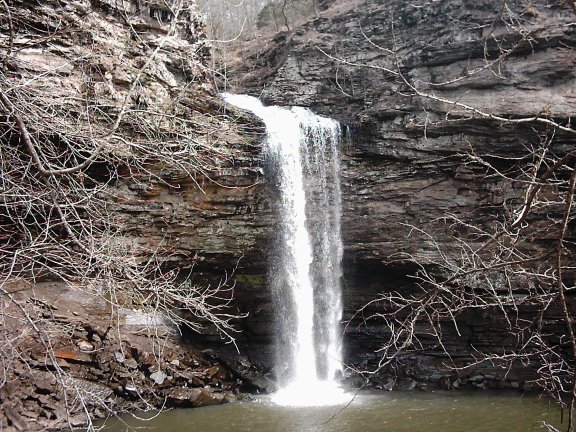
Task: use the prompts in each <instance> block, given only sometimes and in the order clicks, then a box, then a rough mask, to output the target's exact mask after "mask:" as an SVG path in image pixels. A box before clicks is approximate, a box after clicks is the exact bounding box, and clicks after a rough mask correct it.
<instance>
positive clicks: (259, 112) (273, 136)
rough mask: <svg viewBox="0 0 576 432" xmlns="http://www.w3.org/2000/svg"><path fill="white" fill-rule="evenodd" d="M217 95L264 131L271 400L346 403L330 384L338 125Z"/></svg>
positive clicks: (338, 250) (335, 352) (337, 265)
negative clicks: (272, 196)
mask: <svg viewBox="0 0 576 432" xmlns="http://www.w3.org/2000/svg"><path fill="white" fill-rule="evenodd" d="M223 97H224V99H225V100H226V101H227V102H228V103H230V104H232V105H235V106H237V107H239V108H242V109H245V110H247V111H251V112H252V113H254V114H255V115H256V116H258V117H260V118H261V119H262V121H263V122H264V124H265V125H266V130H267V139H266V144H265V160H266V176H267V177H268V178H269V179H270V181H271V182H273V184H274V185H275V188H276V189H275V191H276V193H277V201H278V203H279V227H278V228H279V229H278V232H277V237H276V239H275V243H274V245H273V247H272V251H273V253H272V255H273V256H272V257H271V266H270V267H271V268H270V282H271V287H272V291H273V296H274V303H275V314H276V320H277V332H278V336H277V337H278V339H277V344H276V345H277V350H276V351H277V361H276V370H277V379H278V384H279V388H280V390H279V391H278V392H277V393H276V394H275V395H274V397H273V401H274V402H276V403H278V404H282V405H297V406H313V405H327V404H337V403H342V402H345V401H346V400H347V396H346V395H345V394H344V392H343V391H342V390H341V389H340V388H339V387H338V385H337V378H338V376H339V375H340V374H341V372H342V353H341V351H342V347H341V328H340V320H341V315H342V302H341V293H340V291H341V290H340V278H341V261H342V242H341V235H340V212H341V210H340V209H341V195H340V179H339V171H340V166H339V154H338V146H339V141H340V125H339V124H338V122H336V121H335V120H332V119H329V118H326V117H321V116H318V115H315V114H314V113H312V112H311V111H310V110H307V109H305V108H298V107H294V108H291V109H287V108H283V107H277V106H268V107H266V106H264V105H262V103H261V102H260V101H259V100H258V99H256V98H254V97H251V96H246V95H232V94H224V95H223Z"/></svg>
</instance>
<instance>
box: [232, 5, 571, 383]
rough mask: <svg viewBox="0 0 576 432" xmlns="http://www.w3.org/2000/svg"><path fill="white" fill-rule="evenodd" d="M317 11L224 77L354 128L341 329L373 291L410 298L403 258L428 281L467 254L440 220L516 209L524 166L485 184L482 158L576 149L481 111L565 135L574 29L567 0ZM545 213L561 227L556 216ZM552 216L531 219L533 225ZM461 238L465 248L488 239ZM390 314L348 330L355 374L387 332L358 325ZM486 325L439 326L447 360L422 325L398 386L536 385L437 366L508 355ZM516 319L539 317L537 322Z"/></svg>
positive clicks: (510, 162) (347, 175)
mask: <svg viewBox="0 0 576 432" xmlns="http://www.w3.org/2000/svg"><path fill="white" fill-rule="evenodd" d="M322 5H323V11H322V12H320V13H318V15H317V16H316V17H314V18H312V19H310V20H309V21H308V22H307V23H306V24H304V25H303V26H301V27H299V28H297V29H294V31H293V33H279V34H277V35H276V37H275V38H274V39H273V40H272V41H269V42H268V44H267V45H266V47H263V48H261V49H260V50H258V52H255V53H253V54H252V55H251V56H248V58H246V59H245V60H244V61H243V62H242V64H241V65H239V66H238V67H237V69H236V71H235V73H234V74H233V77H234V79H235V80H234V83H235V85H236V91H237V92H246V93H250V94H253V95H260V97H261V98H262V99H263V100H264V101H266V102H268V103H270V104H278V105H300V106H307V107H311V108H312V109H313V110H314V111H316V112H318V113H322V114H325V115H328V116H331V117H334V118H336V119H338V120H340V122H341V123H342V125H343V126H344V127H345V128H346V129H347V131H348V132H349V133H350V138H349V139H348V140H347V141H346V142H345V143H344V146H343V150H344V151H343V153H344V155H343V164H342V186H343V194H344V204H343V205H344V208H343V235H344V245H345V257H344V275H345V280H346V285H345V301H344V303H345V308H346V313H345V319H348V318H350V317H352V316H353V314H354V312H355V311H356V310H357V309H358V308H360V307H361V306H363V305H364V304H366V303H367V302H369V301H371V300H373V299H375V298H377V297H378V295H379V293H393V292H395V291H398V292H401V293H404V294H406V295H408V296H409V295H412V294H413V295H416V293H417V292H418V288H417V287H416V284H415V280H414V279H413V276H414V275H415V273H416V270H417V268H418V267H415V266H414V265H413V260H412V259H411V258H415V257H416V258H417V259H418V260H419V261H420V262H421V263H425V267H426V268H427V270H429V271H435V270H438V263H439V257H442V259H443V260H446V261H452V260H454V262H456V261H457V260H458V259H459V258H461V257H459V254H461V253H462V248H461V247H460V246H461V245H460V239H459V233H458V232H456V231H458V229H459V228H457V227H456V225H457V224H452V223H449V222H447V220H448V218H453V219H456V218H457V219H460V220H463V221H467V222H468V223H471V224H473V225H475V226H479V227H481V228H482V229H486V230H487V231H490V227H491V226H494V224H497V223H498V221H502V220H503V217H504V216H503V215H504V214H505V213H506V211H508V212H513V211H514V210H515V209H516V208H518V207H519V206H520V205H521V203H522V202H523V201H522V196H523V194H524V187H525V183H523V182H522V181H521V180H520V177H522V172H521V170H519V171H515V174H511V175H508V176H506V175H505V176H499V175H493V174H494V172H493V171H492V172H490V169H488V168H487V167H486V165H482V164H481V163H475V161H476V162H478V160H480V159H482V161H486V160H489V161H490V162H491V163H492V167H491V168H494V167H497V168H499V169H501V170H502V171H506V170H508V169H510V171H509V172H514V170H513V169H512V167H513V166H516V168H517V165H515V164H516V163H517V162H518V161H524V162H526V165H525V167H527V166H528V162H529V161H530V160H532V159H531V158H532V156H533V154H534V153H531V152H532V150H534V149H535V148H538V147H540V146H543V145H544V144H542V143H545V142H550V146H551V149H552V151H553V152H555V153H556V154H558V155H563V154H566V153H567V152H569V151H571V150H572V149H573V148H574V135H573V134H572V133H563V132H562V131H561V130H555V128H554V127H547V126H546V125H544V126H539V125H538V124H537V123H529V124H527V125H526V124H514V123H507V122H497V121H493V119H491V118H490V115H494V116H502V117H509V118H523V117H530V116H538V115H541V116H543V117H546V118H551V119H554V120H557V121H558V122H559V123H561V124H565V125H570V118H571V117H573V115H574V113H575V112H576V92H575V89H576V85H575V84H576V75H575V73H574V70H575V69H574V66H575V62H576V55H575V51H574V48H575V45H576V32H575V26H574V13H573V11H572V9H571V8H570V6H569V3H568V2H565V3H562V2H558V3H554V4H553V3H550V2H543V1H542V2H541V1H538V2H531V3H530V4H516V3H515V4H511V3H509V2H500V1H492V0H482V1H477V2H465V1H418V2H410V3H406V2H401V1H389V2H381V1H373V0H364V1H363V0H358V1H324V2H323V3H322ZM418 92H420V93H421V94H427V95H429V96H432V97H421V96H422V95H421V94H420V95H419V94H418ZM438 98H443V99H445V100H449V101H452V102H453V103H452V104H447V103H442V102H441V101H439V100H438ZM455 103H458V104H460V105H455ZM463 106H469V107H474V108H476V109H477V111H476V112H472V111H469V110H468V111H467V110H466V109H463ZM478 112H482V114H487V115H484V116H483V115H479V114H478ZM552 137H554V139H551V138H552ZM475 156H476V157H477V159H476V160H474V157H475ZM490 174H492V175H490ZM503 208H504V209H508V210H503ZM554 211H555V212H556V213H553V214H555V215H556V216H555V217H557V216H558V215H559V213H560V211H559V210H554ZM546 217H548V216H544V213H539V214H538V213H537V212H536V214H535V215H533V218H532V220H531V221H532V223H536V222H535V221H538V220H540V221H541V220H542V219H545V218H546ZM464 231H466V229H464ZM423 232H425V233H426V234H425V235H423ZM572 234H573V233H571V234H569V237H570V236H571V235H572ZM554 235H555V232H552V231H550V230H548V231H546V230H540V232H539V233H538V234H536V235H533V236H532V237H531V240H530V241H529V245H528V246H526V247H527V248H528V249H530V250H531V253H534V254H538V253H542V254H543V255H546V254H547V253H548V252H547V251H549V250H550V249H549V248H550V244H551V243H552V242H553V241H554V240H553V239H554ZM468 241H469V244H470V245H472V246H473V247H474V245H475V244H476V245H478V246H479V245H480V244H481V243H482V241H483V239H482V238H477V239H476V240H470V239H469V240H468ZM440 267H441V265H440ZM514 286H515V288H518V289H524V288H526V286H522V284H515V285H514ZM383 309H384V310H385V309H386V304H385V302H381V303H380V304H372V306H371V307H369V308H368V309H365V310H364V311H363V314H362V315H361V316H358V315H354V318H353V320H352V321H351V322H350V323H349V324H348V326H347V330H346V335H345V338H346V339H347V346H348V349H347V359H348V361H350V362H352V363H354V364H356V365H357V366H358V367H359V368H360V369H361V370H364V369H367V370H369V369H374V368H375V367H376V365H377V363H378V361H379V358H380V357H379V356H380V355H379V354H374V353H373V351H374V350H376V349H378V348H379V347H380V346H381V345H382V343H383V341H384V340H385V339H386V335H387V334H388V329H387V328H386V327H385V326H384V327H382V325H383V324H382V323H378V321H377V320H376V321H375V322H371V321H369V323H368V324H367V325H362V322H363V319H364V317H366V316H370V315H372V314H373V313H380V312H382V310H383ZM550 314H551V315H552V318H551V320H550V323H551V324H550V325H551V328H550V329H549V330H550V332H552V333H554V332H557V333H558V334H562V333H564V331H565V330H564V326H563V324H562V323H561V322H560V321H559V315H560V313H559V311H558V309H556V310H554V311H550ZM495 315H497V314H493V313H491V312H489V309H488V310H484V311H482V310H476V311H475V312H474V311H470V312H468V313H466V314H465V315H464V316H462V317H461V318H460V319H459V322H460V325H461V328H460V329H459V330H458V329H455V328H454V326H450V325H448V326H446V327H445V329H444V334H443V336H444V341H445V343H446V344H447V346H446V347H447V351H448V353H451V355H452V359H451V360H450V361H448V362H447V357H446V353H445V352H443V350H442V349H441V348H440V347H439V346H438V345H437V344H435V343H434V337H431V338H428V337H427V336H426V335H425V333H426V331H429V330H426V325H425V324H423V327H421V328H420V329H419V331H420V332H421V335H422V338H423V340H424V343H423V346H422V349H416V351H417V353H415V354H412V355H408V356H405V357H404V358H403V359H402V360H401V361H399V363H398V368H397V371H400V373H399V374H398V375H399V376H400V375H403V374H407V375H409V376H410V377H411V378H410V379H408V380H405V381H403V382H400V381H401V380H400V381H398V385H400V387H402V386H404V387H406V386H407V387H408V388H410V387H412V386H413V385H415V381H418V382H429V383H430V384H432V385H433V386H434V385H442V386H448V387H450V386H452V385H454V386H458V385H460V383H461V381H459V379H460V378H462V380H464V381H466V380H467V379H469V378H471V377H476V379H475V380H471V381H470V380H468V381H466V382H468V383H470V384H472V385H474V386H480V387H483V386H491V385H494V386H518V385H521V383H522V382H523V381H528V380H529V379H530V378H533V377H534V371H533V370H531V369H530V367H524V366H522V365H516V366H517V367H513V368H512V369H511V370H510V371H508V372H506V370H503V369H499V368H498V367H493V366H492V365H489V364H486V363H483V364H480V365H476V366H474V367H472V368H468V369H464V370H460V371H456V370H454V369H450V367H447V366H446V365H447V364H450V363H451V362H452V361H454V363H452V364H456V365H459V366H460V365H462V364H466V363H469V362H472V361H473V356H474V351H475V350H476V349H477V350H478V352H480V351H487V352H489V351H491V350H494V349H496V350H497V351H498V350H500V349H501V348H502V347H504V350H506V349H508V348H511V347H513V346H517V344H518V341H517V339H516V338H515V337H510V335H509V333H508V329H507V324H506V323H505V322H501V321H499V318H496V317H495ZM524 318H525V319H528V320H534V316H531V315H530V313H527V314H526V316H525V317H524ZM448 321H449V320H448ZM429 336H430V335H429ZM429 339H430V340H429ZM507 373H508V375H506V374H507ZM384 375H386V376H387V377H388V378H387V377H384V378H383V381H384V382H386V383H387V385H389V386H394V379H393V378H390V377H392V376H394V375H395V372H394V371H390V370H389V369H387V371H386V372H385V373H384ZM485 377H487V378H485ZM411 379H414V380H415V381H411ZM387 380H389V381H388V382H387ZM519 382H520V384H519ZM406 383H408V384H406ZM424 385H425V384H424ZM526 386H527V387H529V386H530V384H526Z"/></svg>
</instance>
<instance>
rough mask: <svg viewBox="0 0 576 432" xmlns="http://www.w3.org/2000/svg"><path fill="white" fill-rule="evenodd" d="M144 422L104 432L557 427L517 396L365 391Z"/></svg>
mask: <svg viewBox="0 0 576 432" xmlns="http://www.w3.org/2000/svg"><path fill="white" fill-rule="evenodd" d="M348 402H350V401H348ZM141 417H142V418H143V419H144V418H151V417H154V414H152V413H144V414H141ZM143 419H142V420H138V419H136V418H134V417H133V416H124V417H122V418H121V419H120V420H118V419H110V420H108V421H107V422H106V425H105V428H104V431H110V432H112V431H114V432H123V431H129V430H132V429H131V428H135V427H145V428H147V430H152V431H158V432H180V431H181V432H186V431H202V432H212V431H214V432H526V431H545V430H546V429H545V428H543V427H542V423H543V422H548V423H549V424H551V425H554V426H555V427H557V428H558V427H560V426H561V425H560V424H559V421H560V413H559V409H558V408H557V407H556V406H555V405H552V404H551V403H548V402H547V401H546V400H542V399H539V398H537V397H536V396H535V395H521V394H520V393H516V392H432V393H416V392H370V391H363V392H361V393H359V394H358V395H356V397H355V398H354V399H353V400H352V402H351V403H350V405H348V406H346V405H345V404H344V405H336V406H323V407H285V406H284V407H283V406H278V405H276V404H274V403H272V402H271V399H270V397H268V396H258V397H256V400H254V401H246V402H232V403H229V404H226V405H219V406H214V407H205V408H190V409H175V410H171V411H166V412H163V413H161V414H160V415H158V416H156V417H154V418H153V419H151V420H143Z"/></svg>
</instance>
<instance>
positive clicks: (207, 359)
mask: <svg viewBox="0 0 576 432" xmlns="http://www.w3.org/2000/svg"><path fill="white" fill-rule="evenodd" d="M6 8H7V9H6ZM0 28H1V33H0V56H1V59H0V62H1V64H0V77H1V79H0V96H1V103H0V153H1V160H2V168H1V175H0V182H1V185H2V186H1V189H2V203H1V204H0V239H1V242H2V247H1V251H0V263H1V264H0V267H1V270H0V273H1V274H2V277H1V279H2V282H0V290H1V292H0V322H1V323H0V328H1V333H2V338H1V339H2V342H1V343H0V359H1V362H2V364H3V365H4V367H3V368H2V371H1V372H0V375H1V378H0V382H1V383H0V402H1V403H0V406H1V408H0V425H1V426H0V428H1V429H3V430H8V431H12V430H48V429H53V428H61V427H66V426H70V427H76V426H79V425H81V424H85V423H86V421H87V420H88V419H87V417H86V414H88V413H90V415H91V416H95V417H105V416H107V415H108V414H109V411H108V410H109V409H110V410H112V411H122V410H124V409H127V408H131V409H134V408H136V407H137V406H138V404H139V403H143V402H144V400H146V401H148V402H149V403H151V404H153V405H158V406H162V405H163V404H164V403H165V398H167V399H166V400H169V403H170V404H173V405H182V406H198V405H205V404H213V403H221V402H223V401H226V400H227V399H229V397H230V395H231V393H230V394H228V395H227V396H225V395H224V393H221V394H219V395H216V396H214V394H212V393H213V392H212V391H208V390H199V389H193V387H204V386H212V387H219V388H220V389H221V390H224V389H228V390H230V391H231V390H232V389H233V387H236V386H237V385H238V384H239V383H240V381H237V379H239V377H237V376H232V375H233V373H232V372H231V371H230V369H226V368H225V367H223V365H222V364H221V363H218V362H217V361H216V360H214V359H213V358H212V357H211V356H210V355H209V354H203V353H201V352H200V351H199V350H196V349H195V348H194V347H191V346H190V345H189V344H186V343H185V342H183V340H182V338H181V334H180V333H179V329H178V328H177V326H174V325H173V324H174V323H173V322H172V323H170V322H166V320H165V318H163V317H161V316H159V315H158V314H156V313H155V312H154V313H150V312H151V311H150V308H149V307H145V309H146V310H140V309H141V308H142V307H143V305H144V303H145V302H142V299H143V297H141V295H142V294H144V292H145V291H146V289H145V288H143V286H134V287H133V288H135V289H133V290H131V291H123V289H122V286H127V285H125V284H130V277H124V276H127V274H126V273H125V274H124V276H121V277H119V278H116V279H115V278H114V277H112V278H111V279H106V278H107V276H106V275H105V273H107V274H108V275H112V274H113V273H114V272H116V271H118V270H120V269H121V268H122V267H123V266H124V264H126V265H127V266H128V267H124V268H131V269H133V270H136V273H132V275H133V276H135V277H136V274H137V272H138V268H139V265H140V264H144V263H148V265H152V266H156V265H157V266H158V267H157V268H158V269H163V270H164V271H170V270H176V272H175V273H180V274H181V275H182V277H185V276H187V275H188V274H189V273H190V271H191V269H192V268H195V269H198V270H200V271H201V272H204V273H209V274H210V277H207V278H206V279H209V282H210V283H211V284H212V285H211V286H212V287H213V288H215V287H217V286H218V283H219V281H220V280H223V279H226V276H227V275H228V276H230V275H231V273H232V272H233V270H234V269H235V268H236V270H237V274H238V275H243V274H245V273H246V270H245V267H247V265H246V263H249V267H250V271H253V272H254V271H255V272H259V273H262V272H263V268H264V266H265V255H264V254H262V253H261V247H262V244H265V241H266V240H265V239H266V235H265V234H266V232H267V229H265V228H266V227H269V226H270V225H271V223H272V216H271V211H270V204H269V202H268V200H267V198H266V194H264V193H263V182H262V170H261V167H260V166H261V164H260V145H259V144H260V143H259V138H260V136H261V134H262V127H261V126H260V125H259V124H258V123H257V122H256V121H254V119H252V118H250V117H247V116H246V115H244V114H242V113H238V112H237V113H226V109H225V108H224V106H223V104H222V102H221V100H220V97H219V95H218V93H217V89H216V88H215V87H214V86H213V72H212V70H211V68H210V67H211V60H210V56H209V48H208V47H207V46H206V40H205V35H204V33H203V26H202V23H201V21H200V17H199V15H198V13H197V11H196V10H195V7H194V2H189V1H182V2H180V1H176V2H163V1H158V2H157V1H146V0H134V1H107V0H103V1H101V0H94V1H89V0H85V1H84V0H79V1H75V0H74V1H60V0H57V1H42V2H38V1H33V0H21V1H18V0H17V1H9V2H3V4H2V6H0ZM35 154H36V156H35ZM90 232H92V233H93V236H91V235H90V234H89V233H90ZM101 252H102V254H101ZM106 256H107V257H108V258H105V259H104V260H102V259H101V258H103V257H106ZM243 256H244V258H242V257H243ZM106 261H108V262H109V263H111V262H114V264H112V266H110V267H108V268H107V269H106V266H107V264H106ZM92 265H94V267H91V266H92ZM243 267H244V268H243ZM157 275H158V273H156V274H149V276H151V277H155V276H157ZM114 279H115V281H114ZM64 281H65V282H64ZM199 282H205V280H204V279H202V280H200V281H199ZM140 283H143V284H145V283H146V279H140V282H138V285H140ZM229 285H231V280H230V281H228V286H229ZM204 286H206V285H204ZM184 294H186V292H185V291H184ZM228 294H229V291H227V292H226V293H225V294H222V295H223V296H224V295H228ZM203 295H208V294H207V292H204V293H203V294H200V293H198V299H199V300H200V299H202V296H203ZM176 303H177V302H176ZM172 306H174V307H175V308H178V304H173V305H172ZM237 310H238V307H235V308H234V309H232V310H231V312H232V313H236V312H237ZM187 318H190V317H187ZM112 328H114V330H113V331H111V329H112ZM164 338H167V340H164V341H163V339H164ZM162 341H163V342H162ZM248 368H249V366H246V367H245V369H248ZM95 382H96V383H95ZM244 383H246V382H245V381H244ZM71 401H74V402H73V403H68V402H71ZM78 401H80V402H78ZM77 402H78V403H77Z"/></svg>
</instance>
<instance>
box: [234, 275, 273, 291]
mask: <svg viewBox="0 0 576 432" xmlns="http://www.w3.org/2000/svg"><path fill="white" fill-rule="evenodd" d="M235 279H236V284H238V285H242V287H243V288H248V289H250V290H258V291H259V290H263V289H264V288H266V276H265V275H261V274H253V275H247V274H243V275H236V277H235Z"/></svg>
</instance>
